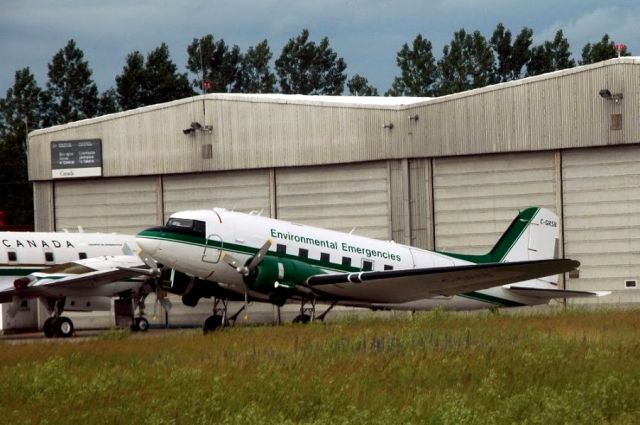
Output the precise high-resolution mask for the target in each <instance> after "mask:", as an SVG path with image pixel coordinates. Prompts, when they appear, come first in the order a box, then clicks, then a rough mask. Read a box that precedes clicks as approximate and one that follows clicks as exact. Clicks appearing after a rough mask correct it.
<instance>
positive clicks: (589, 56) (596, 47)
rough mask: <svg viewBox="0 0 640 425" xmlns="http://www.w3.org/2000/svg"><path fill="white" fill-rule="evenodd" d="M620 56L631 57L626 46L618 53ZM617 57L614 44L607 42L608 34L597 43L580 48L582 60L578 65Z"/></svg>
mask: <svg viewBox="0 0 640 425" xmlns="http://www.w3.org/2000/svg"><path fill="white" fill-rule="evenodd" d="M620 56H631V53H630V52H629V51H628V50H627V47H626V46H625V47H623V48H622V50H621V51H620ZM617 57H618V52H617V51H616V47H615V43H614V42H613V41H610V40H609V34H605V35H603V36H602V40H600V41H599V42H597V43H593V44H591V43H587V44H586V45H585V46H584V47H583V48H582V60H581V61H580V65H587V64H590V63H596V62H601V61H604V60H607V59H612V58H617Z"/></svg>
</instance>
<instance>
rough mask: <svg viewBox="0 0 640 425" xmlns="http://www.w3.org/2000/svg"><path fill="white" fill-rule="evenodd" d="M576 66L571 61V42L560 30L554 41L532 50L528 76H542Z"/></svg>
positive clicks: (546, 42)
mask: <svg viewBox="0 0 640 425" xmlns="http://www.w3.org/2000/svg"><path fill="white" fill-rule="evenodd" d="M574 66H576V63H575V61H574V60H573V59H571V51H570V47H569V41H568V40H567V39H566V38H565V37H564V34H563V32H562V30H558V31H557V32H556V35H555V37H554V38H553V41H545V42H544V43H543V44H541V45H539V46H536V47H534V48H533V49H531V59H530V60H529V63H528V64H527V75H528V76H531V75H540V74H544V73H547V72H552V71H558V70H561V69H567V68H573V67H574Z"/></svg>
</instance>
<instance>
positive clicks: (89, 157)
mask: <svg viewBox="0 0 640 425" xmlns="http://www.w3.org/2000/svg"><path fill="white" fill-rule="evenodd" d="M100 176H102V141H101V140H100V139H92V140H65V141H55V142H51V177H52V178H54V179H69V178H77V177H100Z"/></svg>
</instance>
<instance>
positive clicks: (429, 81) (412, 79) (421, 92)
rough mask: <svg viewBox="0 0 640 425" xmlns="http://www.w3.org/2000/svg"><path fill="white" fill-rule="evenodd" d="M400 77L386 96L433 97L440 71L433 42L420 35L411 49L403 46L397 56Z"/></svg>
mask: <svg viewBox="0 0 640 425" xmlns="http://www.w3.org/2000/svg"><path fill="white" fill-rule="evenodd" d="M396 64H397V65H398V68H400V76H399V77H395V78H394V79H393V84H392V85H391V88H390V89H389V90H388V91H387V92H386V93H385V95H386V96H433V95H434V94H435V83H436V81H437V76H438V69H437V66H436V60H435V58H434V56H433V50H432V46H431V41H429V40H427V39H426V38H423V37H422V34H418V35H417V36H416V38H415V39H414V40H413V44H412V46H411V47H409V45H408V44H407V43H405V44H403V45H402V48H401V49H400V51H398V53H397V55H396Z"/></svg>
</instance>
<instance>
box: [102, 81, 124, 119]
mask: <svg viewBox="0 0 640 425" xmlns="http://www.w3.org/2000/svg"><path fill="white" fill-rule="evenodd" d="M119 111H120V107H119V106H118V92H116V90H115V89H113V88H110V89H108V90H106V91H105V92H103V93H102V94H101V95H100V100H99V101H98V115H106V114H113V113H114V112H119Z"/></svg>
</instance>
